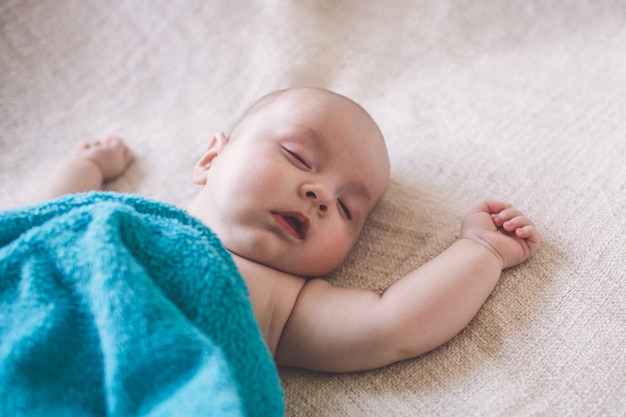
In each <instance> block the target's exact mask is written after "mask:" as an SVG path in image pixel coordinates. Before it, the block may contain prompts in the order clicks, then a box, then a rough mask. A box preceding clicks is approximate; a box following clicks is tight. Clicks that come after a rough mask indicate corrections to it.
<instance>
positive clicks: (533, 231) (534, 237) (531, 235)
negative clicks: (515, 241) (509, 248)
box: [515, 224, 541, 255]
mask: <svg viewBox="0 0 626 417" xmlns="http://www.w3.org/2000/svg"><path fill="white" fill-rule="evenodd" d="M515 235H516V236H517V237H518V238H520V239H524V240H525V241H526V243H527V244H528V248H529V250H530V255H532V254H533V253H535V252H536V251H537V249H539V246H540V245H541V235H540V234H539V231H538V230H537V228H536V227H535V225H534V224H529V225H527V226H524V227H520V228H519V229H515Z"/></svg>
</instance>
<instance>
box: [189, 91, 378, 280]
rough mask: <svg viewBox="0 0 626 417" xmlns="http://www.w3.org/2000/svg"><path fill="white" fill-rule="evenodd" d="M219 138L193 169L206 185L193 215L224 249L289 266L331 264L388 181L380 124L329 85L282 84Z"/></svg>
mask: <svg viewBox="0 0 626 417" xmlns="http://www.w3.org/2000/svg"><path fill="white" fill-rule="evenodd" d="M224 143H225V144H224V146H221V147H220V146H219V144H218V145H215V147H214V148H215V149H214V151H215V152H214V154H217V156H213V157H212V156H206V155H205V158H203V159H204V164H203V161H201V162H199V165H197V166H196V168H195V170H194V179H195V180H196V182H198V183H201V184H203V185H204V187H203V189H202V191H201V192H200V193H199V195H198V196H197V197H196V199H195V200H194V202H193V203H192V206H191V208H190V212H191V214H193V215H195V216H197V217H199V218H200V219H201V220H202V221H203V222H204V223H205V224H207V225H208V226H209V227H210V228H212V229H213V231H214V232H215V233H216V234H217V235H218V236H219V237H220V239H221V240H222V242H223V243H224V245H225V246H226V247H227V248H228V249H229V250H230V251H231V252H233V253H235V254H237V255H239V256H241V257H243V258H246V259H249V260H252V261H254V262H257V263H261V264H263V265H267V266H269V267H272V268H274V269H278V270H281V271H284V272H288V273H291V274H295V275H300V276H320V275H324V274H326V273H328V272H330V271H331V270H333V269H334V268H335V267H337V266H338V265H339V263H340V262H341V261H342V260H343V259H344V258H345V257H346V255H347V254H348V252H349V251H350V249H351V248H352V247H353V245H354V243H355V242H356V240H357V238H358V236H359V233H360V232H361V229H362V227H363V224H364V222H365V219H366V217H367V216H368V214H369V213H370V212H371V211H372V210H373V208H374V207H375V206H376V205H377V204H378V202H379V201H380V200H381V199H382V197H383V195H384V193H385V190H386V188H387V184H388V178H389V163H388V156H387V150H386V148H385V144H384V141H383V138H382V137H381V135H380V133H379V130H378V128H377V127H376V125H375V124H374V122H373V121H372V120H371V118H370V117H369V116H368V115H367V114H366V113H365V112H364V111H363V110H362V109H361V108H360V107H358V106H356V105H355V104H354V103H352V102H350V101H349V100H347V99H345V98H343V97H340V96H335V95H332V94H329V93H326V92H319V91H316V90H313V91H310V90H296V91H293V90H292V91H289V92H287V93H285V94H283V95H282V96H280V97H278V98H277V99H276V100H275V101H273V102H272V103H271V104H269V105H267V106H265V107H263V108H262V109H261V110H259V111H257V112H254V113H253V114H251V115H249V116H247V117H246V118H244V120H243V121H242V122H241V123H240V124H239V125H238V127H237V128H236V129H235V131H234V132H233V135H232V136H231V137H230V139H229V140H227V141H226V142H224ZM218 148H219V149H218ZM209 152H211V150H209ZM207 155H208V153H207ZM207 161H209V162H210V164H206V162H207Z"/></svg>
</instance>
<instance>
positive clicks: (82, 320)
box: [0, 193, 283, 417]
mask: <svg viewBox="0 0 626 417" xmlns="http://www.w3.org/2000/svg"><path fill="white" fill-rule="evenodd" d="M282 400H283V397H282V390H281V387H280V382H279V379H278V374H277V372H276V368H275V365H274V363H273V361H272V358H271V356H270V354H269V352H268V350H267V348H266V346H265V344H264V343H263V339H262V336H261V333H260V331H259V329H258V327H257V324H256V321H255V319H254V315H253V312H252V308H251V304H250V302H249V300H248V293H247V289H246V286H245V283H244V281H243V279H242V277H241V276H240V275H239V273H238V271H237V269H236V267H235V264H234V263H233V261H232V258H231V256H230V254H229V253H228V252H227V251H226V250H225V249H224V247H223V246H222V245H221V243H220V242H219V240H218V239H217V237H216V236H215V235H214V234H213V233H212V232H211V231H210V230H209V229H208V228H206V227H205V226H204V225H203V224H201V223H200V222H199V221H197V220H196V219H194V218H192V217H190V216H189V215H187V214H186V213H185V212H184V211H182V210H179V209H177V208H175V207H172V206H169V205H166V204H163V203H159V202H155V201H150V200H147V199H144V198H141V197H138V196H131V195H122V194H114V193H87V194H79V195H75V196H69V197H64V198H61V199H58V200H55V201H52V202H50V203H46V204H42V205H37V206H32V207H26V208H23V209H16V210H10V211H6V212H2V213H0V415H1V416H12V417H17V416H45V417H50V416H124V417H126V416H222V415H223V416H231V415H248V416H276V415H282V414H283V402H282Z"/></svg>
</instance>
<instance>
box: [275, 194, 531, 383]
mask: <svg viewBox="0 0 626 417" xmlns="http://www.w3.org/2000/svg"><path fill="white" fill-rule="evenodd" d="M539 243H540V238H539V233H538V232H537V230H536V228H535V226H534V225H533V223H532V222H531V221H530V220H529V219H528V218H527V217H525V216H524V215H523V214H522V213H521V212H520V211H519V210H517V209H515V208H513V207H511V206H510V205H508V204H505V203H502V202H499V201H486V202H484V203H481V204H480V205H478V206H476V207H475V208H474V209H473V210H472V211H471V212H470V213H469V214H468V215H467V216H466V217H465V219H464V220H463V225H462V230H461V238H460V239H459V240H457V241H456V242H455V243H454V244H452V245H451V246H450V247H449V248H448V249H446V250H445V251H444V252H442V253H441V254H440V255H438V256H437V257H435V258H434V259H432V260H431V261H429V262H427V263H426V264H424V265H423V266H421V267H420V268H418V269H416V270H415V271H412V272H411V273H409V274H408V275H406V276H405V277H403V278H401V279H400V280H398V281H397V282H396V283H394V284H393V285H392V286H391V287H389V289H388V290H387V291H386V292H385V293H384V294H383V295H382V296H378V295H377V294H374V293H372V292H369V291H360V290H353V289H345V288H335V287H332V286H331V285H330V284H328V283H326V282H325V281H323V280H319V279H316V280H311V281H309V282H307V284H306V285H305V287H304V289H303V290H302V292H301V294H300V297H299V298H298V302H297V304H296V307H295V308H294V312H293V313H292V316H291V317H290V319H289V322H288V323H287V326H286V328H285V331H284V332H283V337H282V338H281V340H280V343H279V346H278V350H277V353H276V359H277V361H278V363H280V364H284V365H289V366H298V367H305V368H312V369H318V370H324V371H354V370H363V369H370V368H375V367H379V366H383V365H386V364H389V363H393V362H396V361H399V360H403V359H408V358H411V357H415V356H418V355H420V354H422V353H425V352H427V351H429V350H431V349H434V348H435V347H437V346H440V345H441V344H443V343H445V342H447V341H448V340H450V339H451V338H452V337H454V336H455V335H456V334H457V333H459V332H460V331H461V330H462V329H463V328H464V327H465V326H466V325H467V324H468V323H469V322H470V321H471V320H472V318H473V317H474V316H475V315H476V313H477V312H478V310H479V309H480V307H481V306H482V305H483V303H484V302H485V300H486V299H487V297H488V296H489V294H491V292H492V291H493V289H494V287H495V285H496V283H497V282H498V278H499V277H500V273H501V271H502V269H504V268H508V267H510V266H514V265H517V264H519V263H521V262H523V261H524V260H526V259H527V258H528V257H529V256H530V255H532V254H533V253H534V252H535V251H536V250H537V248H538V247H539Z"/></svg>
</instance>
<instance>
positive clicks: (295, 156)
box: [283, 148, 311, 169]
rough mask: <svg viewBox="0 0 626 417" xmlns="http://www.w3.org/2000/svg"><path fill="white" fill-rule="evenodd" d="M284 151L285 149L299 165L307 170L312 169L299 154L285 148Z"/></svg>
mask: <svg viewBox="0 0 626 417" xmlns="http://www.w3.org/2000/svg"><path fill="white" fill-rule="evenodd" d="M283 149H285V151H286V152H287V153H288V154H289V156H290V157H291V158H293V159H294V160H295V161H296V162H297V163H298V164H300V165H302V166H303V167H305V168H306V169H311V166H310V165H309V164H308V163H307V162H306V161H305V160H304V158H302V157H301V156H300V155H298V154H297V153H295V152H293V151H290V150H289V149H287V148H283Z"/></svg>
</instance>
